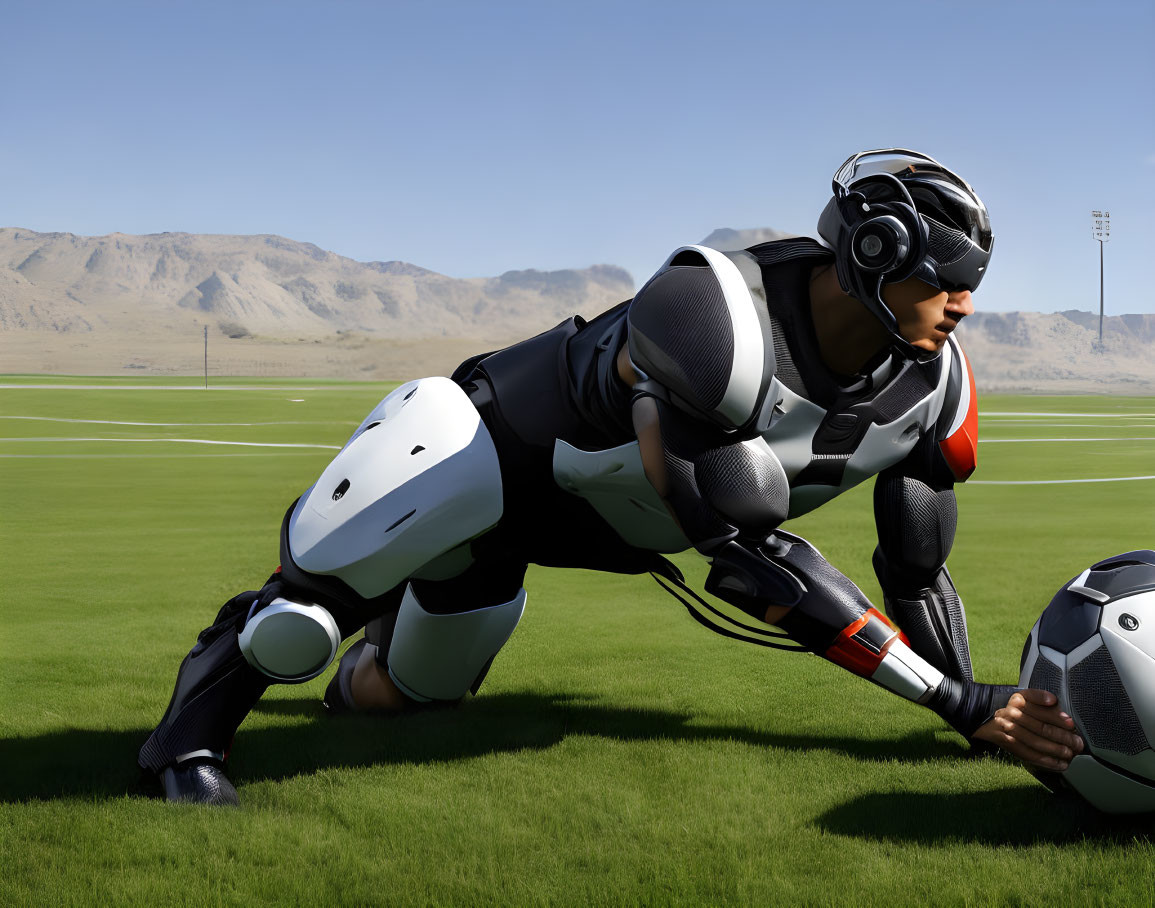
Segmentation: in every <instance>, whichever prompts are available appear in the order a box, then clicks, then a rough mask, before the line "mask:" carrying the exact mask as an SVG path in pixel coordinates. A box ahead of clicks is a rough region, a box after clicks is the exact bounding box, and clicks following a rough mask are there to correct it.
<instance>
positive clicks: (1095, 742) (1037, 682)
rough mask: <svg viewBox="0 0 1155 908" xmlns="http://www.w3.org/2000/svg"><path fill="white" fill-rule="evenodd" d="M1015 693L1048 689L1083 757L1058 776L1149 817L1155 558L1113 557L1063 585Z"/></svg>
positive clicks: (1031, 644) (1038, 628)
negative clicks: (1074, 734) (1072, 724)
mask: <svg viewBox="0 0 1155 908" xmlns="http://www.w3.org/2000/svg"><path fill="white" fill-rule="evenodd" d="M1019 686H1020V687H1024V688H1026V687H1034V688H1039V689H1041V690H1049V691H1050V692H1051V693H1053V694H1055V696H1057V697H1058V698H1059V705H1060V707H1061V708H1062V709H1063V710H1065V711H1066V712H1067V714H1068V715H1070V716H1071V718H1072V719H1074V720H1075V728H1076V730H1077V731H1078V732H1079V734H1080V736H1081V737H1082V738H1083V742H1084V749H1083V752H1082V753H1081V754H1078V755H1077V756H1075V758H1074V759H1072V760H1071V762H1070V764H1069V765H1068V767H1067V769H1066V771H1065V772H1063V773H1061V774H1060V773H1054V772H1037V773H1036V775H1038V776H1039V778H1040V779H1041V780H1042V781H1043V782H1044V783H1045V784H1047V785H1048V787H1050V788H1052V789H1055V790H1058V789H1059V788H1060V787H1067V788H1072V789H1074V790H1075V791H1077V792H1078V793H1079V794H1080V795H1082V796H1083V797H1084V798H1086V799H1087V800H1088V801H1090V802H1091V804H1093V805H1094V806H1095V807H1097V808H1099V810H1102V811H1105V812H1107V813H1143V812H1146V811H1155V551H1150V550H1144V551H1139V552H1128V553H1126V554H1124V555H1116V556H1115V557H1113V558H1108V559H1106V560H1105V561H1100V562H1099V563H1098V564H1096V565H1093V566H1092V567H1090V568H1088V569H1087V570H1085V571H1083V573H1081V574H1080V575H1079V576H1078V577H1076V578H1075V579H1074V580H1072V581H1071V582H1070V583H1068V584H1066V585H1065V586H1064V587H1063V588H1062V589H1061V590H1059V592H1058V593H1056V594H1055V598H1054V599H1052V600H1051V604H1050V605H1048V606H1047V607H1046V609H1044V610H1043V614H1042V615H1041V616H1040V617H1039V620H1038V621H1037V622H1035V626H1034V627H1033V628H1031V633H1030V636H1028V637H1027V643H1026V646H1024V647H1023V658H1022V662H1021V663H1020V674H1019Z"/></svg>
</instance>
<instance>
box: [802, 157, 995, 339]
mask: <svg viewBox="0 0 1155 908" xmlns="http://www.w3.org/2000/svg"><path fill="white" fill-rule="evenodd" d="M833 186H834V198H832V199H831V200H830V201H829V202H828V203H827V204H826V208H824V209H823V211H822V215H821V216H820V217H819V219H818V234H819V236H821V237H822V238H823V239H824V240H826V242H827V243H829V244H830V246H831V248H832V249H833V250H834V256H835V267H836V268H837V271H838V283H839V284H840V285H841V286H842V289H843V290H845V291H846V292H847V293H849V294H850V295H851V296H853V297H854V298H855V299H857V300H858V301H859V302H861V303H862V304H863V305H864V306H866V308H867V309H868V310H870V312H871V314H872V315H874V317H875V318H877V319H878V320H879V321H880V322H882V324H883V325H884V326H885V327H886V329H887V330H888V331H889V332H890V334H891V336H892V338H893V340H894V345H895V347H897V348H898V351H899V353H900V354H902V355H903V356H905V357H907V358H909V359H919V360H928V359H934V357H935V356H937V355H938V354H937V353H927V351H925V350H920V349H919V348H917V347H915V346H913V345H912V344H910V343H909V342H908V341H906V340H905V339H904V338H903V337H902V336H901V335H900V334H899V333H898V321H897V319H896V318H895V317H894V313H892V312H891V311H890V309H889V308H888V307H887V306H886V304H885V303H884V302H883V301H882V285H883V284H891V283H896V282H898V281H904V280H906V279H907V278H910V277H915V278H918V279H919V280H921V281H925V282H926V283H928V284H930V285H931V286H932V287H937V288H939V289H940V290H946V291H948V292H949V291H952V290H974V289H976V288H977V287H978V285H979V282H980V281H981V280H982V278H983V274H984V273H986V268H987V263H988V262H989V261H990V257H991V247H992V245H993V244H994V238H993V237H992V236H991V223H990V218H989V217H988V216H987V209H986V206H985V205H984V204H983V203H982V200H981V199H980V198H979V197H978V195H976V194H975V191H974V189H972V188H971V186H970V184H969V183H968V182H967V181H966V180H964V179H963V178H962V177H960V176H958V174H955V173H952V172H951V171H949V170H947V169H946V168H945V167H943V166H942V165H941V164H940V163H938V161H936V160H935V159H934V158H931V157H929V156H927V155H924V154H920V153H918V152H917V151H906V150H905V149H901V148H886V149H880V150H877V151H861V152H859V153H858V154H856V155H853V156H851V157H850V158H849V159H848V160H847V161H846V163H845V164H843V165H842V166H841V167H839V168H838V170H837V171H836V172H835V174H834V180H833Z"/></svg>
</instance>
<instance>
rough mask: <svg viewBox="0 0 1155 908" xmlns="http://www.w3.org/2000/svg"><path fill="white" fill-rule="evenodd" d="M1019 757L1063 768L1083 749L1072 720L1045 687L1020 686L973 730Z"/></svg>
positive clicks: (1042, 765) (1053, 768) (1058, 769)
mask: <svg viewBox="0 0 1155 908" xmlns="http://www.w3.org/2000/svg"><path fill="white" fill-rule="evenodd" d="M974 737H976V738H978V739H979V740H980V741H986V742H988V743H990V744H994V745H997V746H998V747H1001V748H1003V750H1006V751H1009V752H1010V753H1012V754H1014V755H1015V756H1016V757H1018V758H1019V759H1021V760H1023V761H1025V762H1027V763H1030V764H1031V765H1032V766H1037V767H1038V768H1039V769H1047V770H1050V771H1052V772H1063V771H1064V770H1065V769H1066V768H1067V766H1068V764H1069V763H1070V761H1071V758H1072V757H1074V756H1075V754H1077V753H1081V752H1082V750H1083V739H1082V738H1080V737H1079V736H1078V735H1077V734H1076V733H1075V721H1074V720H1073V719H1072V718H1071V717H1070V716H1068V715H1067V714H1066V713H1065V712H1062V711H1061V710H1060V709H1059V701H1058V698H1057V697H1056V696H1055V695H1054V694H1052V693H1051V692H1050V691H1046V690H1021V691H1016V692H1015V693H1013V694H1011V699H1010V700H1009V701H1007V705H1006V706H1004V707H1003V708H1002V709H1000V710H997V711H996V712H995V716H994V718H993V719H991V720H990V721H989V722H987V723H985V724H984V725H981V726H980V727H979V729H978V731H976V732H975V733H974Z"/></svg>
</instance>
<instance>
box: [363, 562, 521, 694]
mask: <svg viewBox="0 0 1155 908" xmlns="http://www.w3.org/2000/svg"><path fill="white" fill-rule="evenodd" d="M524 609H525V590H524V589H519V590H518V591H517V595H516V596H514V597H513V598H512V599H510V600H509V601H508V602H502V603H499V604H498V605H492V606H489V607H488V608H481V609H475V610H473V611H467V612H457V613H455V614H434V613H432V612H429V611H426V610H425V608H423V607H422V604H421V602H420V601H419V600H418V598H417V595H416V593H415V592H414V588H413V584H410V585H409V587H408V588H407V589H406V591H405V596H404V598H403V599H402V600H401V609H400V611H399V612H398V613H397V626H396V628H395V629H394V631H393V639H392V640H391V641H390V643H389V649H388V650H387V651H386V655H385V658H384V660H383V662H384V665H385V667H386V668H387V669H388V671H389V677H390V678H391V679H393V683H394V684H396V685H397V687H398V689H399V690H400V691H401V692H402V693H403V694H405V695H406V696H407V697H410V698H412V699H413V700H416V701H417V702H419V703H428V702H431V701H438V700H440V701H454V700H459V699H461V698H462V697H464V696H465V694H466V692H467V691H471V690H472V691H473V692H475V693H476V691H477V689H478V688H479V687H480V686H481V682H482V681H483V680H484V678H485V675H486V673H487V672H488V671H489V667H490V665H491V664H492V663H493V659H494V657H495V656H496V655H497V652H498V650H500V649H501V648H502V646H504V645H505V641H506V640H508V639H509V637H510V635H511V634H512V633H513V630H514V628H515V627H517V623H518V621H520V620H521V614H522V612H523V611H524ZM381 652H382V650H380V649H379V650H378V657H377V658H378V661H382V660H381V655H380V653H381Z"/></svg>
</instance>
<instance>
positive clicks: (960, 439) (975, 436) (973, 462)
mask: <svg viewBox="0 0 1155 908" xmlns="http://www.w3.org/2000/svg"><path fill="white" fill-rule="evenodd" d="M958 349H959V352H960V353H962V348H961V347H960V348H958ZM962 357H963V361H964V362H965V363H966V365H967V378H968V379H969V380H970V385H971V402H970V406H968V407H967V415H966V418H965V419H963V422H962V425H961V426H959V427H958V430H957V431H956V432H955V433H954V435H951V436H950V437H949V438H944V439H943V440H942V441H940V442H939V443H938V446H939V449H940V450H941V451H942V456H943V457H944V458H946V462H947V465H948V466H949V467H950V469H951V472H952V473H954V476H955V479H957V480H958V481H959V482H963V481H965V480H966V478H967V477H968V476H970V475H971V473H973V472H974V471H975V467H977V466H978V465H979V395H978V391H977V390H975V373H974V369H972V368H971V361H970V360H969V359H967V355H966V354H965V353H963V354H962Z"/></svg>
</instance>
